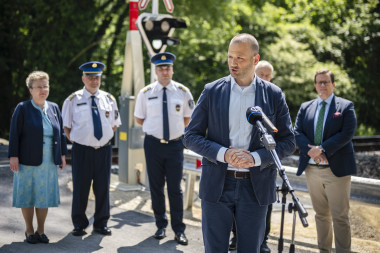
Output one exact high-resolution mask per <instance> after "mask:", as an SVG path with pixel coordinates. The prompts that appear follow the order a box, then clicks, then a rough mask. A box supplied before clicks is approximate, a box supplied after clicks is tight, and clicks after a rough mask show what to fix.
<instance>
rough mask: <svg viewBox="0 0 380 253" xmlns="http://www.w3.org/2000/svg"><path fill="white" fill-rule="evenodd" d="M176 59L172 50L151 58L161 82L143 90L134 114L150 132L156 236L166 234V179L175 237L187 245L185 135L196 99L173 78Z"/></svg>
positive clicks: (148, 155)
mask: <svg viewBox="0 0 380 253" xmlns="http://www.w3.org/2000/svg"><path fill="white" fill-rule="evenodd" d="M175 59H176V57H175V55H174V54H172V53H169V52H166V53H159V54H156V55H154V56H153V57H152V58H151V60H150V61H151V62H152V63H153V64H154V65H155V72H156V75H157V81H156V82H154V83H152V84H149V85H148V86H146V87H145V88H143V89H142V90H141V91H140V92H139V95H138V97H137V100H136V107H135V113H134V115H135V118H136V122H137V123H138V124H140V125H142V126H143V131H144V132H145V133H146V135H145V140H144V151H145V159H146V166H147V172H148V176H149V187H150V194H151V198H152V208H153V212H154V216H155V218H156V226H157V231H156V233H155V234H154V236H153V237H154V238H156V239H157V240H161V239H163V238H164V237H165V236H166V231H165V230H166V227H167V225H168V219H167V217H166V214H165V212H166V211H165V195H164V186H165V181H166V184H167V190H168V196H169V204H170V217H171V227H172V229H173V231H174V233H175V235H174V239H175V240H176V241H177V242H178V243H179V244H182V245H187V244H188V240H187V238H186V236H185V233H184V231H185V227H186V226H185V224H184V223H183V221H182V220H183V197H182V189H181V185H180V184H181V180H182V172H183V144H182V138H183V134H184V131H185V127H186V126H187V124H188V123H189V120H190V116H191V114H192V112H193V108H194V100H193V96H192V95H191V93H190V91H189V89H188V88H186V87H185V86H184V85H182V84H180V83H178V82H175V81H173V80H172V77H173V74H174V72H173V63H174V61H175Z"/></svg>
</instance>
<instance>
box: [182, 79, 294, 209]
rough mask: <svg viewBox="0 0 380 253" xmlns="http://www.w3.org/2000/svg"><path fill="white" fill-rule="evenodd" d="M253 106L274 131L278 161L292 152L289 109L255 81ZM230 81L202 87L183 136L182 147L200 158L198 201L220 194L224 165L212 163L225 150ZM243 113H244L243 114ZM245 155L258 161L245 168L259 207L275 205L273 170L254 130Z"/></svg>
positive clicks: (273, 89)
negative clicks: (256, 158)
mask: <svg viewBox="0 0 380 253" xmlns="http://www.w3.org/2000/svg"><path fill="white" fill-rule="evenodd" d="M255 85H256V95H255V105H256V106H260V107H261V108H262V109H263V111H264V113H265V114H266V115H267V116H268V117H269V119H270V120H271V121H272V122H273V123H274V125H275V126H276V127H277V128H278V133H276V134H274V135H273V136H274V139H275V140H276V142H277V147H276V151H277V154H278V156H279V158H280V159H281V158H282V157H284V156H287V155H289V154H292V153H293V152H294V150H295V139H294V133H293V128H292V123H291V120H290V116H289V109H288V106H287V105H286V102H285V97H284V94H283V93H282V91H281V89H280V88H279V87H277V86H276V85H274V84H272V83H269V82H266V81H263V80H262V79H260V78H258V77H257V78H256V83H255ZM230 92H231V77H230V76H227V77H224V78H221V79H219V80H216V81H214V82H212V83H209V84H207V85H206V86H205V89H204V90H203V92H202V94H201V96H200V97H199V99H198V103H197V106H196V108H195V110H194V112H193V115H192V117H191V120H190V123H189V125H188V127H187V129H186V132H185V136H184V141H183V142H184V145H185V146H186V147H188V148H189V149H191V150H193V151H194V152H196V153H198V154H200V155H202V156H203V159H202V176H201V181H200V188H199V194H200V197H201V198H202V199H205V200H207V201H210V202H217V201H218V200H219V199H220V197H221V195H222V191H223V185H224V180H225V177H226V172H227V166H228V164H227V163H223V162H219V161H216V157H217V154H218V151H219V149H220V148H221V147H227V148H228V147H229V146H230V139H229V126H228V124H229V102H230ZM244 113H245V112H244ZM249 151H251V152H252V151H256V152H257V153H258V154H259V156H260V158H261V166H256V167H252V168H249V170H250V172H251V181H252V186H253V189H254V191H255V194H256V197H257V199H258V201H259V203H260V204H261V205H268V204H271V203H273V202H274V201H275V198H276V196H275V189H276V183H275V180H276V169H275V168H276V167H275V165H274V164H273V161H272V159H271V156H270V153H269V152H268V151H267V150H266V149H265V148H264V147H263V145H262V144H261V142H260V134H259V131H258V130H257V128H256V127H255V126H254V127H253V129H252V138H251V140H250V144H249Z"/></svg>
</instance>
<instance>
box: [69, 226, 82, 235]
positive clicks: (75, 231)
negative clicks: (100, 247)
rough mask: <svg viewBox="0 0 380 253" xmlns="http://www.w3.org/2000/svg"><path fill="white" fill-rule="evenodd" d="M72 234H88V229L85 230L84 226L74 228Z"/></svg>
mask: <svg viewBox="0 0 380 253" xmlns="http://www.w3.org/2000/svg"><path fill="white" fill-rule="evenodd" d="M71 234H72V235H74V236H82V235H85V234H86V231H84V229H83V228H79V227H77V228H74V230H73V232H71Z"/></svg>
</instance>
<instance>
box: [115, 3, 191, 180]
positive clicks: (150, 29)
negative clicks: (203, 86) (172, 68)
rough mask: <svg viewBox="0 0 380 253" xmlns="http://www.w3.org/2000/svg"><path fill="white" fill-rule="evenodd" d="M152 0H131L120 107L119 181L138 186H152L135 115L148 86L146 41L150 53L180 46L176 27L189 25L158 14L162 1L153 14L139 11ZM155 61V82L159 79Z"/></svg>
mask: <svg viewBox="0 0 380 253" xmlns="http://www.w3.org/2000/svg"><path fill="white" fill-rule="evenodd" d="M163 1H164V4H165V7H166V10H167V11H168V12H173V10H174V5H173V2H172V0H163ZM148 3H149V0H140V1H138V0H130V3H129V4H130V6H129V18H130V21H129V31H128V33H127V39H126V46H125V60H124V69H123V80H122V86H121V96H120V98H119V104H120V106H119V108H120V115H121V120H122V125H121V126H120V128H119V129H118V137H119V138H118V139H117V144H118V147H119V181H121V182H124V183H127V184H130V185H136V184H138V183H142V184H144V185H146V186H147V185H148V180H147V174H146V165H145V155H144V149H143V143H144V137H145V134H144V132H143V131H142V127H141V126H139V125H138V124H137V122H136V121H135V118H134V108H135V96H134V95H136V96H137V94H138V92H139V91H140V90H141V89H142V88H143V87H144V86H145V80H144V66H143V57H142V47H141V44H142V40H141V38H142V39H143V41H144V44H145V46H146V48H147V50H148V53H149V56H150V57H152V56H153V55H155V54H156V53H159V52H165V50H166V48H167V46H171V45H176V44H178V43H179V39H178V38H175V37H172V36H173V33H174V30H175V29H176V28H186V22H185V21H184V20H183V19H180V18H175V17H173V16H171V15H168V14H158V0H153V4H152V13H142V14H141V15H139V14H138V9H139V8H140V9H145V8H146V6H147V4H148ZM154 67H155V66H154V65H153V64H151V82H153V81H154V80H155V75H154V73H155V71H154Z"/></svg>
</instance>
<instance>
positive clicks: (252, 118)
mask: <svg viewBox="0 0 380 253" xmlns="http://www.w3.org/2000/svg"><path fill="white" fill-rule="evenodd" d="M246 116H247V120H248V122H249V123H251V124H252V125H256V122H257V121H258V120H260V121H262V122H263V123H264V125H265V127H266V128H267V129H268V130H269V132H272V133H277V132H278V129H277V128H276V127H275V126H274V125H273V124H272V122H271V121H270V120H269V118H268V117H267V116H266V115H265V113H264V112H263V110H262V109H261V108H260V107H259V106H253V107H248V109H247V112H246Z"/></svg>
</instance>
